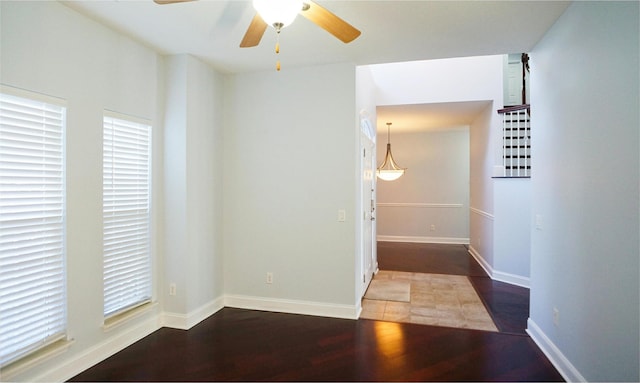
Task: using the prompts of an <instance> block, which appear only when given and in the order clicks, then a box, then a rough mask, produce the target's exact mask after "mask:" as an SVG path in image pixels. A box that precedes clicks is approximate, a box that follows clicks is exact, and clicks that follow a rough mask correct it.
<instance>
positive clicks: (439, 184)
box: [377, 127, 469, 243]
mask: <svg viewBox="0 0 640 383" xmlns="http://www.w3.org/2000/svg"><path fill="white" fill-rule="evenodd" d="M391 150H392V152H393V155H394V159H395V160H396V162H397V163H398V164H399V165H400V166H402V167H405V168H407V169H408V170H407V171H406V172H405V174H404V175H403V176H402V177H400V178H399V179H397V180H395V181H392V182H386V181H382V180H378V183H377V186H378V217H377V222H378V239H379V240H387V241H405V242H425V243H469V128H468V127H465V128H451V129H435V130H432V131H424V132H413V133H411V132H403V133H396V134H393V133H392V135H391ZM377 151H378V153H377V156H378V158H379V161H378V162H381V161H382V160H383V159H384V156H385V153H386V138H385V140H384V141H382V140H379V142H378V145H377ZM398 204H400V205H398ZM431 225H433V229H432V227H431Z"/></svg>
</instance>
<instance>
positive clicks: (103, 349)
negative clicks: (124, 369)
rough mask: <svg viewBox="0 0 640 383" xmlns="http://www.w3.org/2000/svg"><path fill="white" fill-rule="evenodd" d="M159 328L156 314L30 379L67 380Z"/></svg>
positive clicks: (39, 380)
mask: <svg viewBox="0 0 640 383" xmlns="http://www.w3.org/2000/svg"><path fill="white" fill-rule="evenodd" d="M159 328H160V326H159V325H158V317H157V316H156V315H154V316H152V317H151V318H149V319H147V320H145V321H143V322H141V323H139V324H137V325H136V326H133V327H131V328H130V329H127V330H126V331H123V332H121V333H120V334H117V335H114V336H112V337H110V338H109V339H107V340H106V341H104V342H101V343H99V344H97V345H95V346H93V347H90V348H89V349H88V350H86V351H85V352H83V353H81V354H80V355H78V356H74V357H71V358H69V360H65V361H63V362H62V363H60V364H58V365H57V366H56V367H54V368H52V369H49V370H48V371H46V372H45V373H43V374H41V375H40V376H37V377H35V378H33V379H30V380H32V381H34V382H65V381H67V380H69V379H70V378H72V377H74V376H75V375H77V374H79V373H81V372H82V371H84V370H86V369H88V368H89V367H91V366H93V365H95V364H97V363H99V362H101V361H103V360H105V359H107V358H108V357H110V356H111V355H113V354H115V353H117V352H119V351H121V350H122V349H124V348H126V347H128V346H130V345H132V344H134V343H135V342H137V341H139V340H140V339H142V338H144V337H145V336H147V335H149V334H151V333H152V332H154V331H156V330H158V329H159ZM3 379H4V377H3Z"/></svg>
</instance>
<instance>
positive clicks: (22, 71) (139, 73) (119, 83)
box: [0, 1, 163, 381]
mask: <svg viewBox="0 0 640 383" xmlns="http://www.w3.org/2000/svg"><path fill="white" fill-rule="evenodd" d="M0 10H1V12H0V17H1V20H0V31H1V33H0V38H1V41H0V49H1V54H0V60H1V68H2V71H1V77H0V81H1V82H2V83H3V84H5V85H9V86H13V87H17V88H22V89H26V90H29V91H32V92H38V93H43V94H46V95H50V96H54V97H58V98H62V99H64V100H66V101H67V127H66V163H67V167H66V169H67V173H66V180H67V185H66V187H67V199H66V203H67V211H66V220H67V230H66V242H67V249H66V250H67V253H66V266H67V304H68V311H67V316H68V334H69V338H71V339H72V340H73V343H72V344H71V345H70V347H69V349H68V350H66V351H65V352H62V353H60V354H59V355H56V356H55V357H52V358H51V359H48V360H45V361H43V362H42V363H40V364H37V365H35V366H30V367H29V368H26V369H24V370H23V371H21V372H19V373H17V375H13V376H7V375H6V374H4V375H3V377H2V379H3V380H11V381H14V380H15V381H35V380H46V381H64V380H65V379H68V378H70V377H71V376H70V375H69V374H73V373H74V371H75V372H78V371H79V370H80V369H82V368H86V367H89V366H90V365H91V364H93V363H95V362H97V361H99V360H101V359H103V358H104V357H106V356H108V355H109V354H110V353H112V352H115V351H117V350H119V349H120V348H121V347H124V346H126V345H128V344H130V343H132V342H134V341H136V340H137V339H139V338H141V337H142V336H144V335H147V334H148V333H150V332H151V331H153V330H155V329H157V326H158V320H157V315H158V309H159V307H158V306H156V307H154V308H153V309H152V310H150V311H148V312H146V313H144V314H142V315H141V316H139V317H136V318H134V319H132V320H130V321H128V322H126V323H124V324H122V325H121V326H119V327H117V328H113V329H111V330H109V331H105V330H103V328H102V324H103V307H102V304H103V293H102V292H103V290H102V278H101V276H102V117H103V111H104V110H105V109H108V110H112V111H116V112H119V113H124V114H128V115H131V116H135V117H137V118H142V119H147V120H149V121H150V124H151V125H152V127H153V137H154V147H153V151H154V161H155V160H156V159H157V158H158V156H160V157H161V156H162V150H163V148H162V146H158V145H157V143H158V142H162V135H163V132H162V124H161V120H160V119H159V118H158V115H159V110H158V105H159V104H161V101H160V100H159V99H158V88H159V86H160V85H159V81H158V79H159V78H160V77H161V74H159V69H158V68H159V67H160V65H161V64H160V61H161V60H160V58H159V56H158V55H157V54H156V53H155V52H154V51H152V50H151V49H149V48H147V47H145V46H143V45H141V44H138V43H136V42H134V41H132V40H131V39H129V38H126V37H124V36H122V35H120V34H117V33H115V32H113V31H111V30H109V29H107V28H105V27H104V26H102V25H100V24H98V23H96V22H95V21H93V20H91V19H88V18H86V17H83V16H81V15H79V14H78V13H76V12H75V11H73V10H70V9H69V8H67V7H65V6H64V5H62V4H61V3H58V2H22V1H15V2H14V1H3V2H0ZM154 165H155V163H154ZM161 180H162V168H160V167H155V166H154V169H153V182H154V184H153V186H154V196H155V195H156V194H155V193H156V191H157V192H161V189H162V182H161ZM157 203H158V201H154V205H153V213H152V214H153V215H154V217H155V219H156V220H161V219H162V217H161V216H159V214H161V211H160V210H159V209H158V204H157ZM162 245H163V244H162V243H161V242H160V241H158V242H156V243H154V244H153V248H154V250H155V253H154V255H153V259H154V263H155V264H156V265H157V264H158V263H161V260H160V258H161V254H162V251H163V250H162ZM161 279H162V278H161V276H159V275H158V273H157V272H156V273H154V280H155V281H158V280H161ZM154 296H155V298H156V299H159V297H160V292H159V291H156V292H155V294H154ZM5 372H6V371H5Z"/></svg>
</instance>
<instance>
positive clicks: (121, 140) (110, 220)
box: [102, 115, 151, 317]
mask: <svg viewBox="0 0 640 383" xmlns="http://www.w3.org/2000/svg"><path fill="white" fill-rule="evenodd" d="M103 150H104V151H103V197H102V200H103V224H104V229H103V246H104V275H103V279H104V315H105V317H109V316H113V315H115V314H118V313H120V312H122V311H124V310H127V309H129V308H131V307H134V306H137V305H139V304H141V303H144V302H146V301H149V300H150V299H151V257H150V211H149V206H150V181H151V180H150V178H151V177H150V174H151V173H150V170H151V127H150V126H149V125H145V124H141V123H138V122H133V121H128V120H124V119H120V118H115V117H112V116H108V115H106V116H105V117H104V130H103Z"/></svg>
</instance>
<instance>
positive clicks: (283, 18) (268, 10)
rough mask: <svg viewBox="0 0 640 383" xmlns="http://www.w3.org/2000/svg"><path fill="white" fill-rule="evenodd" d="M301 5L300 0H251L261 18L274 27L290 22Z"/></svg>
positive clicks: (283, 25) (300, 8)
mask: <svg viewBox="0 0 640 383" xmlns="http://www.w3.org/2000/svg"><path fill="white" fill-rule="evenodd" d="M302 5H303V4H302V0H253V7H254V8H255V9H256V11H257V12H258V13H259V14H260V17H262V20H264V21H265V23H267V24H268V25H271V26H272V27H274V28H276V29H279V28H284V27H286V26H287V25H289V24H291V23H292V22H293V20H294V19H295V18H296V16H297V15H298V12H300V11H301V10H302Z"/></svg>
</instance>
